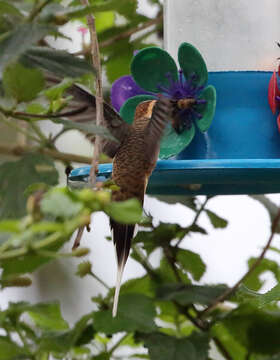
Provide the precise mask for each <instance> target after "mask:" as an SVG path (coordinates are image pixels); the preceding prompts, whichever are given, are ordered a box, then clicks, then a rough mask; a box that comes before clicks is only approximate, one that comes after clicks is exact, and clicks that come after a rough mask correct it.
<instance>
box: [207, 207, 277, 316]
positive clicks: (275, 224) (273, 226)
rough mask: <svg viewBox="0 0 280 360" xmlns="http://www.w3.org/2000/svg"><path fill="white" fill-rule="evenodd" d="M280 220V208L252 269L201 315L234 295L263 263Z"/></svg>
mask: <svg viewBox="0 0 280 360" xmlns="http://www.w3.org/2000/svg"><path fill="white" fill-rule="evenodd" d="M279 221H280V209H279V210H278V213H277V216H276V217H275V219H274V220H273V223H272V227H271V234H270V236H269V239H268V241H267V243H266V245H265V247H264V248H263V250H262V252H261V254H260V255H259V257H258V258H257V260H256V261H255V262H254V264H253V265H252V266H251V267H250V269H249V270H248V271H247V272H246V273H245V274H244V275H243V276H242V278H241V279H240V280H238V281H237V283H236V284H235V285H234V286H233V287H232V288H229V289H228V290H227V291H225V292H224V293H223V294H222V295H221V296H219V297H217V298H216V300H215V301H214V302H213V303H212V304H211V305H210V306H208V307H207V308H206V309H204V310H203V311H202V312H201V313H200V317H202V316H204V315H206V314H207V313H209V312H210V311H212V310H214V309H215V308H216V306H217V305H218V304H219V303H220V302H223V301H225V300H226V299H227V298H228V297H229V296H230V295H232V294H233V293H234V292H235V291H236V290H237V288H238V287H239V285H240V284H241V283H242V282H243V281H244V280H245V279H247V277H248V276H249V275H251V274H252V273H253V272H254V270H255V269H256V268H257V267H258V265H259V264H260V263H261V261H262V260H263V258H264V257H265V254H266V252H267V250H268V249H269V248H270V245H271V243H272V240H273V238H274V235H275V231H276V229H277V226H278V223H279Z"/></svg>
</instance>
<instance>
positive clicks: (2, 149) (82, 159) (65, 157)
mask: <svg viewBox="0 0 280 360" xmlns="http://www.w3.org/2000/svg"><path fill="white" fill-rule="evenodd" d="M31 152H37V153H41V154H45V155H48V156H50V157H52V158H53V159H55V160H60V161H62V162H64V163H65V162H71V161H73V162H77V163H82V164H91V158H90V157H87V156H82V155H76V154H70V153H64V152H60V151H57V150H53V149H47V148H41V147H39V148H38V147H35V146H30V145H25V146H19V145H8V144H0V154H5V155H12V156H21V155H24V154H29V153H31Z"/></svg>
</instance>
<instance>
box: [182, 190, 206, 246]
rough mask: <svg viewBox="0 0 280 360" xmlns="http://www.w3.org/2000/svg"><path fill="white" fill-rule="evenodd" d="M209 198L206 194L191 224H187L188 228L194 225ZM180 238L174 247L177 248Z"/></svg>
mask: <svg viewBox="0 0 280 360" xmlns="http://www.w3.org/2000/svg"><path fill="white" fill-rule="evenodd" d="M210 199H211V197H209V196H207V197H206V199H205V200H204V202H203V203H202V204H201V206H200V208H199V210H198V211H197V213H196V214H195V217H194V219H193V222H192V223H191V225H190V226H189V228H191V227H192V226H194V225H195V224H196V222H197V220H198V219H199V217H200V215H201V214H202V212H203V210H204V209H205V206H206V205H207V203H208V201H209V200H210ZM183 239H184V238H182V239H179V240H178V241H177V243H176V245H175V248H178V246H179V245H180V244H181V242H182V240H183Z"/></svg>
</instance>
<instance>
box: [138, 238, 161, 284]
mask: <svg viewBox="0 0 280 360" xmlns="http://www.w3.org/2000/svg"><path fill="white" fill-rule="evenodd" d="M132 249H133V251H134V252H135V253H136V254H137V255H138V256H139V258H140V259H141V262H140V264H141V265H142V266H143V268H144V269H145V270H146V271H147V273H148V274H149V275H150V276H151V278H152V279H154V280H158V276H157V274H156V273H155V271H154V269H153V267H152V265H151V264H150V263H149V261H148V259H147V258H146V256H145V255H144V254H143V252H142V251H141V250H140V249H139V247H138V246H137V245H132Z"/></svg>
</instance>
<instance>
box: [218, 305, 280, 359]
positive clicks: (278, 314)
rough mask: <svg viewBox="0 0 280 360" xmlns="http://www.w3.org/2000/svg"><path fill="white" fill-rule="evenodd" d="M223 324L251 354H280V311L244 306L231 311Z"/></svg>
mask: <svg viewBox="0 0 280 360" xmlns="http://www.w3.org/2000/svg"><path fill="white" fill-rule="evenodd" d="M222 324H224V326H226V328H227V329H228V331H229V332H230V334H231V335H232V336H234V338H235V339H236V341H238V342H239V343H240V344H241V345H242V346H244V347H245V348H246V349H247V351H249V352H251V353H254V354H255V353H256V354H263V355H269V354H270V355H273V354H276V353H279V352H280V342H279V328H280V311H271V310H265V309H258V308H256V307H255V306H253V305H250V304H244V305H241V306H239V308H237V309H236V310H233V311H231V312H230V313H229V314H228V315H227V316H226V317H225V318H224V319H223V320H222Z"/></svg>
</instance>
